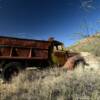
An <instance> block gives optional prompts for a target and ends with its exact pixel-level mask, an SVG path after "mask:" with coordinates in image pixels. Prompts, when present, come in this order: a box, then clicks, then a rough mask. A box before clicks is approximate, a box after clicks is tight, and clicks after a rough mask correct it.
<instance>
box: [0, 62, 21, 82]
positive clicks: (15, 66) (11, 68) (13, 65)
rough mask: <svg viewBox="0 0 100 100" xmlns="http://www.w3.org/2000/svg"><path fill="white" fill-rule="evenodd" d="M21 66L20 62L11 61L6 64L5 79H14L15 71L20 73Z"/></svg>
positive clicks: (3, 73) (3, 74)
mask: <svg viewBox="0 0 100 100" xmlns="http://www.w3.org/2000/svg"><path fill="white" fill-rule="evenodd" d="M20 68H21V65H20V63H18V62H10V63H8V64H6V65H5V67H4V69H3V72H2V76H3V79H4V80H5V81H10V80H12V78H13V76H14V73H15V72H16V74H17V75H18V73H19V71H20ZM17 75H16V76H17Z"/></svg>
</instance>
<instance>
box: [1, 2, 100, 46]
mask: <svg viewBox="0 0 100 100" xmlns="http://www.w3.org/2000/svg"><path fill="white" fill-rule="evenodd" d="M87 29H88V30H87ZM99 30H100V0H0V35H2V36H12V37H20V38H31V39H45V40H46V39H48V37H50V36H51V37H55V39H57V40H60V41H62V42H64V44H65V46H68V45H70V44H73V43H74V42H75V41H76V40H77V39H79V38H78V37H77V35H75V34H76V33H78V32H83V33H84V34H87V33H88V34H91V33H95V32H96V31H99Z"/></svg>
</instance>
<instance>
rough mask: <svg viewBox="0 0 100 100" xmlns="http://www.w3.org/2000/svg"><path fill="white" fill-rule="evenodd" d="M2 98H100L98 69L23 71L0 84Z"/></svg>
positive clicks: (32, 99)
mask: <svg viewBox="0 0 100 100" xmlns="http://www.w3.org/2000/svg"><path fill="white" fill-rule="evenodd" d="M0 96H1V100H100V71H96V70H95V71H90V70H84V71H83V70H82V69H76V70H74V71H66V70H63V69H60V68H52V69H47V70H44V71H38V70H35V71H25V72H23V73H21V74H20V75H19V76H18V77H16V78H15V79H14V80H13V82H12V83H10V84H0Z"/></svg>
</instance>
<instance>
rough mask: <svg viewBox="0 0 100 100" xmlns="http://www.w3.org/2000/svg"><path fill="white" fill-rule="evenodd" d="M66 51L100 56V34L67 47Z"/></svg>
mask: <svg viewBox="0 0 100 100" xmlns="http://www.w3.org/2000/svg"><path fill="white" fill-rule="evenodd" d="M67 50H72V51H78V52H91V53H93V54H95V55H96V56H100V33H98V34H95V35H92V36H90V37H87V38H84V39H82V40H80V41H78V42H77V43H76V44H74V45H72V46H70V47H68V48H67Z"/></svg>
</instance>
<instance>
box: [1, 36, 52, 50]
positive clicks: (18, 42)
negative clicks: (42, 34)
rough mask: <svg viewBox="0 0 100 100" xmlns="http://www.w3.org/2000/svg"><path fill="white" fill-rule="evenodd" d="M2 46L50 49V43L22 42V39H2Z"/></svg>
mask: <svg viewBox="0 0 100 100" xmlns="http://www.w3.org/2000/svg"><path fill="white" fill-rule="evenodd" d="M0 45H10V46H24V47H35V48H40V49H48V45H50V42H48V41H36V40H31V41H29V40H21V39H10V38H4V37H0Z"/></svg>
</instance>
